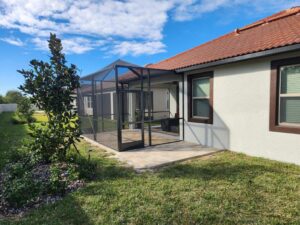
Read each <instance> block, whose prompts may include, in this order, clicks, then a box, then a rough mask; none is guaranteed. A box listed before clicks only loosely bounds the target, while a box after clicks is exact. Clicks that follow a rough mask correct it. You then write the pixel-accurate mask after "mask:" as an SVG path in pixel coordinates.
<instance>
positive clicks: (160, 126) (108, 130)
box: [77, 60, 183, 151]
mask: <svg viewBox="0 0 300 225" xmlns="http://www.w3.org/2000/svg"><path fill="white" fill-rule="evenodd" d="M182 79H183V76H182V75H181V74H177V73H175V72H174V71H169V70H160V69H152V68H147V67H140V66H137V65H134V64H131V63H128V62H125V61H122V60H117V61H116V62H114V63H112V64H110V65H108V66H106V67H105V68H103V69H101V70H99V71H97V72H95V73H93V74H90V75H88V76H85V77H82V78H81V79H80V83H81V87H80V89H79V90H78V91H77V95H78V99H77V105H78V114H79V117H80V121H81V129H82V132H83V135H84V136H85V137H87V138H90V139H93V140H95V141H97V142H99V143H100V144H103V145H105V146H108V147H110V148H113V149H115V150H118V151H124V150H129V149H134V148H141V147H144V146H150V145H158V144H164V143H170V142H176V141H179V140H182V138H181V137H183V126H180V124H182V123H183V115H182V112H183V110H180V107H182V105H181V104H179V102H180V101H179V100H180V99H179V98H182V97H180V90H182V88H183V87H182V83H183V82H182ZM181 102H182V101H181ZM182 104H183V103H182Z"/></svg>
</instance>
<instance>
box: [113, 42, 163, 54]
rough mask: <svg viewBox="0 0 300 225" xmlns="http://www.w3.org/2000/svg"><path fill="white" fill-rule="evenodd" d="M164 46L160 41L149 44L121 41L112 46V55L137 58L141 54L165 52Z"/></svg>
mask: <svg viewBox="0 0 300 225" xmlns="http://www.w3.org/2000/svg"><path fill="white" fill-rule="evenodd" d="M165 47H166V46H165V45H164V44H163V43H162V42H160V41H149V42H130V41H123V42H120V43H117V44H116V45H114V47H113V50H112V53H114V54H117V55H121V56H124V55H128V54H130V55H133V56H138V55H142V54H147V55H153V54H157V53H161V52H165Z"/></svg>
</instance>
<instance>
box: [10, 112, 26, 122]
mask: <svg viewBox="0 0 300 225" xmlns="http://www.w3.org/2000/svg"><path fill="white" fill-rule="evenodd" d="M11 122H12V123H13V124H25V123H27V121H26V120H25V119H24V118H20V116H19V115H18V114H17V113H15V114H14V115H13V116H12V118H11Z"/></svg>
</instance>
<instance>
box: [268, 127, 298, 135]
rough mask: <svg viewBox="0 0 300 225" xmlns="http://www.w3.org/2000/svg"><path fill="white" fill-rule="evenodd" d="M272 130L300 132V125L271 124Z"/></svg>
mask: <svg viewBox="0 0 300 225" xmlns="http://www.w3.org/2000/svg"><path fill="white" fill-rule="evenodd" d="M270 131H273V132H281V133H291V134H300V127H297V126H288V125H276V126H271V127H270Z"/></svg>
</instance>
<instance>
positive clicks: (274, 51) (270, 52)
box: [175, 44, 300, 73]
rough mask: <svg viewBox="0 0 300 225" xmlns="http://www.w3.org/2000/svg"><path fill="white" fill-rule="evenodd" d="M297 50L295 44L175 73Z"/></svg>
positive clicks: (179, 70) (193, 66)
mask: <svg viewBox="0 0 300 225" xmlns="http://www.w3.org/2000/svg"><path fill="white" fill-rule="evenodd" d="M297 50H300V44H293V45H288V46H284V47H278V48H273V49H269V50H265V51H260V52H255V53H250V54H246V55H241V56H236V57H231V58H226V59H221V60H218V61H213V62H209V63H203V64H197V65H192V66H188V67H184V68H179V69H175V71H176V72H177V73H183V72H188V71H191V70H197V69H204V68H208V67H213V66H220V65H224V64H229V63H235V62H240V61H245V60H248V59H255V58H261V57H266V56H272V55H276V54H280V53H285V52H291V51H297Z"/></svg>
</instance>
